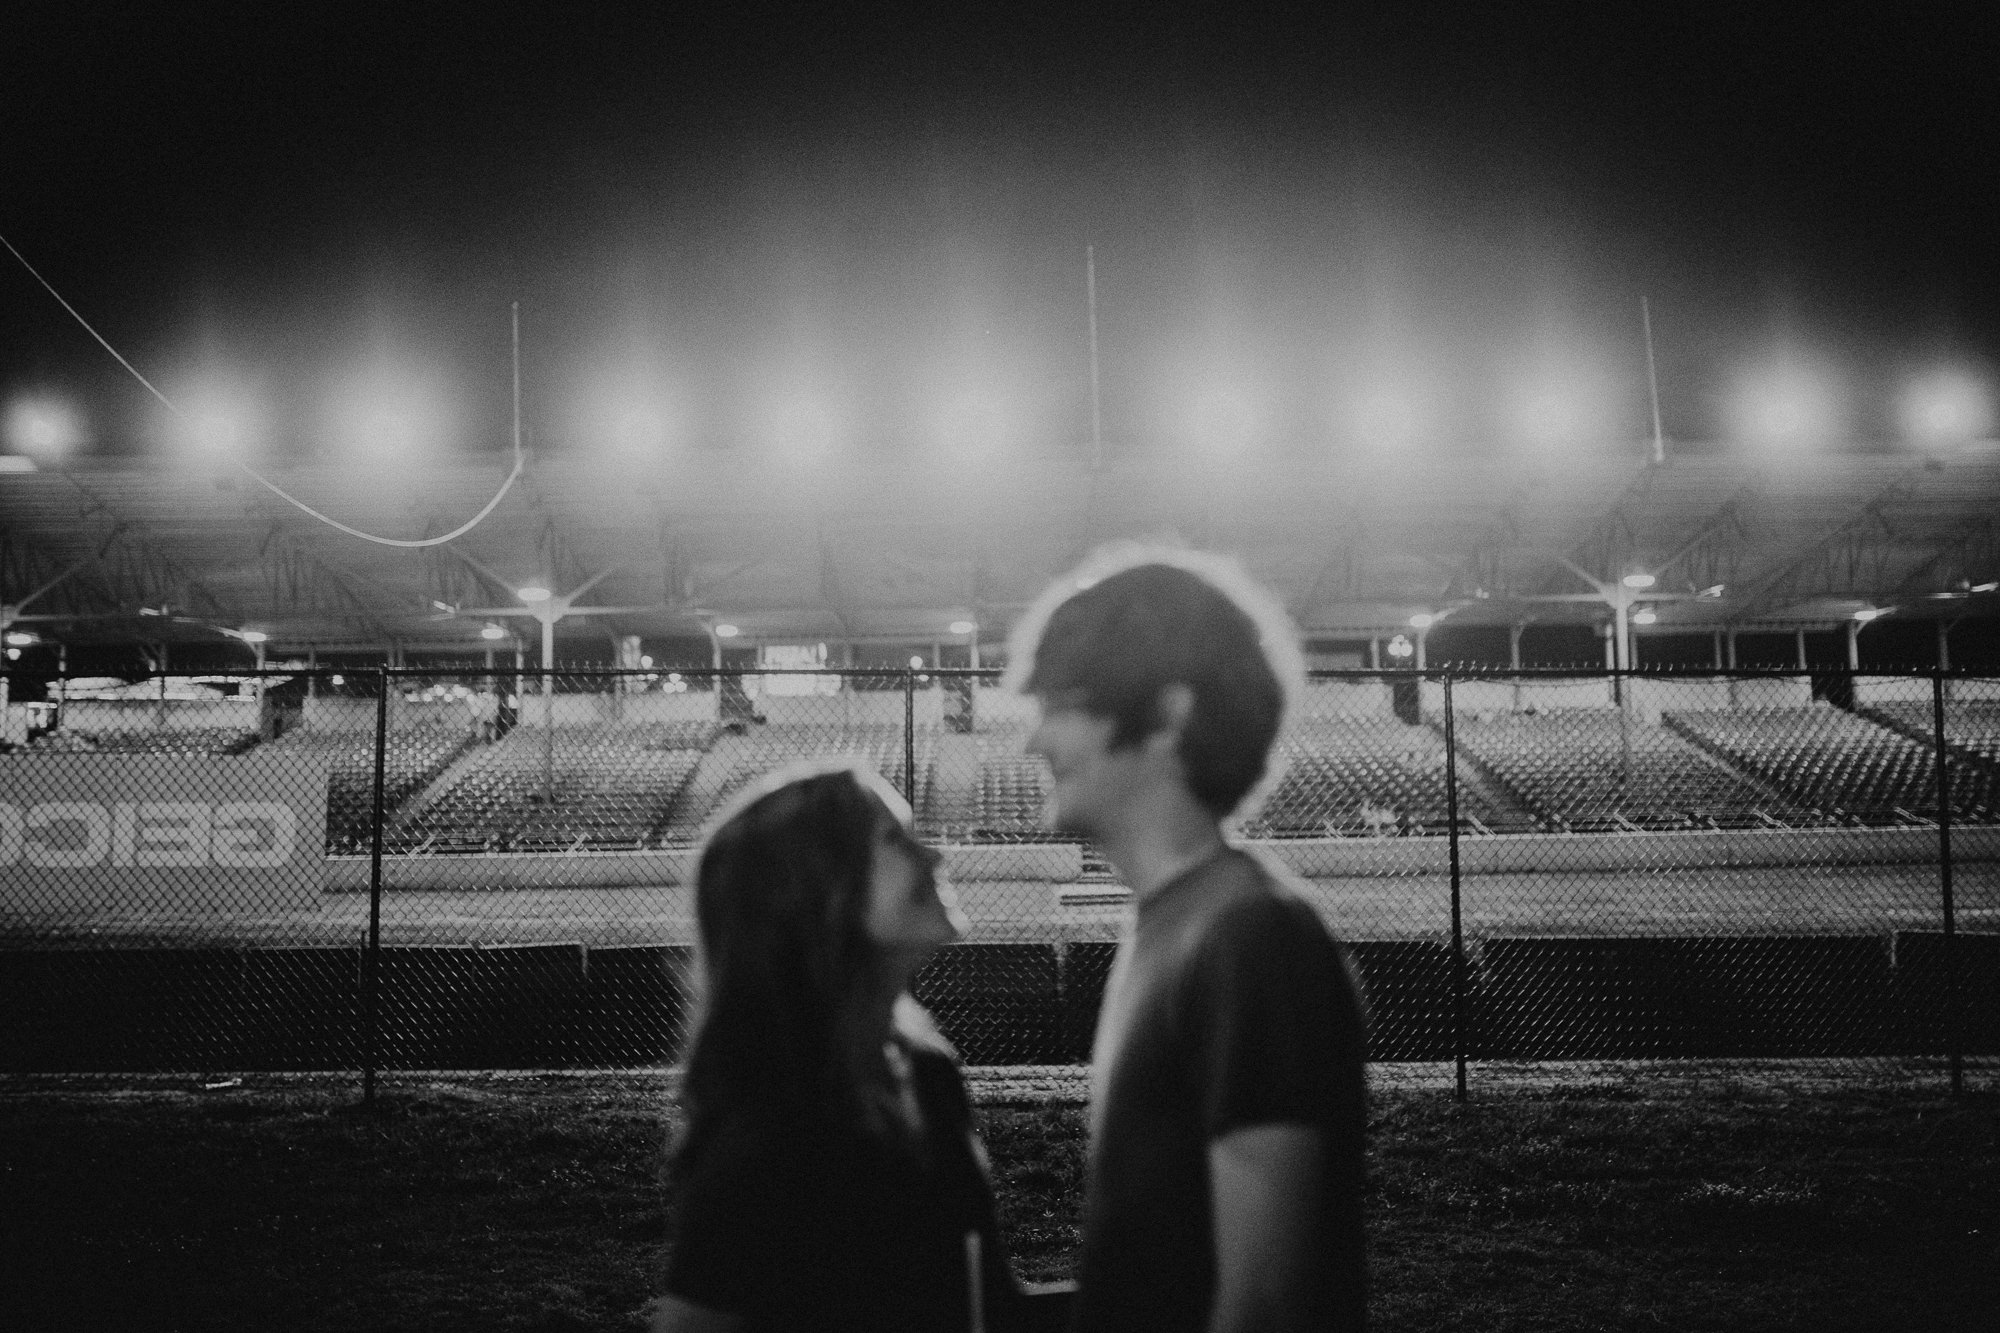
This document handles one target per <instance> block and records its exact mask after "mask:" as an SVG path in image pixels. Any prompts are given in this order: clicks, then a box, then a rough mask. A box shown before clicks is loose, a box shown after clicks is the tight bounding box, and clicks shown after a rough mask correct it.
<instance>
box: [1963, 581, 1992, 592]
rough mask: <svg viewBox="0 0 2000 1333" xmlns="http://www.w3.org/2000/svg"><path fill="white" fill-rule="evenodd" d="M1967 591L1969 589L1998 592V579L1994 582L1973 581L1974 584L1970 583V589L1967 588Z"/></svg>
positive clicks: (1971, 590) (1972, 590)
mask: <svg viewBox="0 0 2000 1333" xmlns="http://www.w3.org/2000/svg"><path fill="white" fill-rule="evenodd" d="M1967 591H1970V592H2000V581H1996V582H1993V583H1975V584H1973V585H1972V587H1971V588H1970V589H1968V590H1967Z"/></svg>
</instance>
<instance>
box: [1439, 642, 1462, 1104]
mask: <svg viewBox="0 0 2000 1333" xmlns="http://www.w3.org/2000/svg"><path fill="white" fill-rule="evenodd" d="M1455 710H1456V705H1455V704H1454V703H1453V702H1452V698H1451V672H1450V671H1446V672H1445V673H1444V801H1445V812H1444V817H1445V833H1446V835H1447V836H1448V837H1449V838H1450V841H1449V843H1447V847H1448V848H1449V852H1450V856H1451V1048H1452V1059H1453V1060H1454V1062H1455V1063H1456V1064H1457V1066H1458V1090H1457V1094H1456V1095H1457V1098H1458V1100H1459V1101H1461V1102H1462V1101H1464V1100H1465V1048H1466V1034H1465V913H1464V904H1463V900H1462V899H1461V897H1460V878H1459V864H1458V728H1457V725H1456V720H1455V718H1454V717H1453V713H1454V712H1455Z"/></svg>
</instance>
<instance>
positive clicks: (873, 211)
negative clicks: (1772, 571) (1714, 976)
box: [0, 3, 2000, 459]
mask: <svg viewBox="0 0 2000 1333" xmlns="http://www.w3.org/2000/svg"><path fill="white" fill-rule="evenodd" d="M412 9H413V7H407V6H353V7H351V8H348V9H341V8H334V7H326V6H311V5H196V6H191V7H188V6H169V5H149V6H143V7H141V6H131V5H123V4H120V5H79V4H76V3H61V4H51V5H39V4H37V5H29V6H25V7H23V6H16V7H14V8H13V9H11V10H10V19H9V30H8V35H7V41H6V51H5V55H4V57H0V59H4V65H5V74H4V79H0V125H4V141H5V144H6V149H7V151H6V153H5V155H4V162H5V165H6V176H7V188H6V190H5V191H4V193H0V234H3V235H5V236H6V237H7V238H8V239H9V240H10V241H12V242H13V243H14V244H15V245H16V246H18V247H19V248H20V249H21V250H22V252H23V253H24V254H25V255H26V256H27V257H28V258H29V259H30V260H31V261H32V262H33V263H34V264H35V265H36V266H37V267H39V268H40V269H41V271H42V273H43V274H44V275H45V276H46V277H47V278H48V279H49V280H50V281H51V282H53V283H54V284H55V285H56V286H57V287H58V288H59V289H61V290H62V291H63V292H64V294H65V295H66V296H68V297H69V298H70V299H71V300H72V301H73V302H74V303H76V305H77V306H78V308H79V309H80V310H81V311H82V312H83V313H84V314H85V315H86V317H88V318H90V319H91V320H92V321H93V322H95V323H96V324H97V325H98V327H99V329H100V330H101V331H102V332H103V333H104V334H105V335H106V336H107V337H108V338H109V339H110V340H111V341H112V342H113V343H114V344H116V345H117V346H118V347H119V348H120V350H121V351H123V352H124V353H125V354H126V355H127V356H129V357H131V358H132V359H133V361H134V362H135V363H136V364H138V365H139V366H140V368H141V369H143V370H145V371H146V372H147V373H148V375H149V376H152V377H154V378H155V380H156V382H157V383H159V384H160V385H161V387H162V388H164V389H166V390H168V392H169V393H170V394H174V395H175V396H177V397H185V398H186V399H187V400H188V401H192V400H194V399H196V398H199V397H201V396H202V395H204V394H223V393H226V394H237V395H243V396H247V397H249V398H252V399H255V400H256V401H257V402H259V403H261V405H262V406H261V409H260V412H261V416H260V424H259V425H258V427H257V429H256V436H257V447H258V448H259V449H260V450H262V451H263V452H264V453H265V454H266V455H267V456H274V457H277V458H281V459H283V458H304V457H312V456H319V455H321V454H324V453H326V452H328V451H332V450H337V449H338V448H340V447H341V439H342V432H343V431H345V430H348V429H350V428H351V427H352V425H353V423H352V421H351V419H349V418H351V415H352V414H351V412H350V411H349V408H350V407H351V405H352V404H354V403H356V402H359V401H363V400H368V399H370V397H371V395H373V396H374V397H375V398H381V397H383V396H384V391H382V390H381V389H380V386H381V385H382V384H383V383H384V382H385V377H386V381H387V382H392V383H393V386H394V387H393V392H388V393H387V396H388V397H391V398H396V399H397V401H399V402H402V401H408V402H421V403H423V404H427V405H428V406H427V407H425V408H424V409H422V410H421V411H419V410H418V409H414V408H413V409H412V411H413V412H415V413H416V415H417V416H420V417H423V420H424V422H425V423H427V424H424V425H422V426H421V427H410V429H415V430H418V431H419V433H424V432H428V433H429V436H434V437H435V438H436V440H437V442H439V443H441V444H446V445H450V446H454V447H457V448H461V449H491V448H498V447H502V446H503V444H504V439H505V433H506V381H507V358H508V308H509V303H510V302H513V301H516V300H518V301H519V302H520V303H521V307H522V320H523V329H524V342H525V351H524V356H525V359H526V370H525V382H526V385H527V388H528V395H529V409H528V420H529V426H530V430H531V435H532V439H533V442H534V444H535V445H536V447H537V448H538V449H544V450H548V451H551V452H554V451H560V450H563V449H580V448H589V447H593V443H594V442H595V441H598V440H599V439H601V438H602V437H604V436H606V435H607V434H609V435H616V434H618V433H619V432H621V431H622V432H627V433H635V434H636V435H637V436H639V437H643V438H644V440H646V441H649V442H653V443H657V444H663V445H669V446H676V447H703V448H717V447H722V448H734V447H746V446H754V445H756V444H758V443H760V442H763V443H769V442H771V441H773V440H777V441H780V442H782V440H783V439H784V438H787V437H788V435H801V434H803V435H814V434H821V435H826V436H828V437H830V438H839V439H842V440H847V441H852V442H854V443H857V444H860V443H865V444H867V445H870V446H872V447H880V448H891V449H894V448H922V447H926V445H927V444H929V443H933V442H935V441H936V440H938V439H940V438H942V437H943V436H946V435H949V434H950V433H951V432H953V431H964V430H972V431H989V432H992V433H994V434H996V435H998V436H1003V437H1006V438H1008V439H1011V440H1013V441H1015V442H1017V443H1018V444H1019V445H1020V446H1021V447H1023V448H1040V449H1048V450H1057V451H1060V450H1062V449H1071V448H1076V447H1079V442H1080V441H1082V440H1083V439H1085V438H1086V437H1087V435H1088V431H1089V408H1088V401H1089V399H1088V341H1087V313H1086V304H1085V288H1084V250H1085V246H1086V245H1094V246H1095V247H1096V257H1097V270H1098V295H1099V300H1100V310H1099V315H1100V329H1101V344H1102V352H1103V367H1104V371H1103V373H1104V387H1103V405H1104V419H1105V432H1106V435H1107V436H1108V437H1109V439H1110V440H1111V441H1112V442H1113V445H1114V447H1119V448H1131V449H1143V448H1152V447H1160V446H1163V445H1166V444H1171V443H1172V442H1173V441H1174V440H1175V439H1176V438H1180V437H1182V436H1185V435H1189V434H1203V433H1208V434H1219V435H1221V436H1223V437H1227V438H1237V437H1240V438H1242V439H1243V440H1246V441H1247V440H1249V439H1251V438H1252V437H1256V438H1262V439H1269V440H1273V441H1277V442H1279V444H1280V445H1281V446H1298V447H1307V448H1320V447H1325V445H1326V444H1327V443H1328V442H1334V443H1336V444H1337V443H1338V442H1339V441H1341V440H1343V439H1350V440H1351V439H1352V438H1354V437H1356V436H1357V435H1358V434H1361V433H1365V432H1366V431H1368V430H1369V429H1373V428H1377V427H1380V425H1381V421H1380V420H1379V419H1378V418H1371V417H1369V416H1368V415H1367V413H1368V411H1370V410H1374V409H1371V408H1369V406H1368V405H1369V404H1378V405H1379V401H1380V398H1381V395H1380V392H1379V391H1380V390H1381V389H1382V386H1384V385H1387V386H1391V387H1392V388H1393V390H1394V395H1400V397H1398V398H1397V401H1398V402H1403V403H1406V404H1407V403H1411V402H1414V403H1416V404H1418V405H1419V407H1420V411H1418V413H1417V415H1416V416H1415V417H1414V418H1409V419H1404V418H1397V419H1396V423H1395V427H1396V429H1407V430H1409V431H1412V432H1414V433H1416V434H1419V435H1429V436H1434V437H1436V438H1439V439H1452V440H1458V441H1461V442H1464V441H1473V442H1478V441H1486V440H1493V439H1498V438H1500V437H1502V436H1504V435H1505V434H1506V433H1507V431H1508V430H1509V429H1510V428H1511V427H1510V425H1509V423H1510V421H1512V420H1513V418H1512V417H1510V415H1509V413H1510V412H1511V410H1512V409H1511V408H1510V407H1509V406H1508V404H1509V403H1510V402H1513V401H1514V400H1515V398H1518V397H1519V395H1518V393H1516V389H1517V387H1518V386H1519V385H1520V384H1522V383H1525V382H1527V381H1529V380H1534V381H1536V382H1541V380H1544V379H1548V378H1549V377H1551V376H1553V377H1555V378H1557V379H1561V380H1563V382H1565V383H1578V384H1588V385H1589V386H1591V387H1590V389H1589V392H1588V393H1587V394H1586V395H1585V396H1586V397H1589V398H1590V401H1591V403H1592V404H1593V406H1592V408H1591V409H1590V410H1591V412H1593V413H1595V416H1593V417H1591V418H1590V423H1591V429H1592V431H1593V432H1595V433H1596V434H1601V435H1605V436H1608V437H1617V438H1620V439H1627V440H1629V439H1634V438H1637V437H1639V436H1641V435H1643V434H1645V433H1646V432H1647V431H1648V430H1649V429H1650V426H1649V423H1648V420H1647V414H1646V408H1645V400H1644V384H1645V380H1644V361H1643V344H1642V342H1641V338H1640V328H1639V301H1640V297H1641V296H1642V295H1644V296H1646V297H1647V298H1648V299H1649V300H1650V302H1651V307H1652V313H1653V321H1654V332H1655V336H1656V339H1657V344H1658V360H1659V373H1660V377H1661V393H1662V398H1663V404H1664V414H1665V422H1664V425H1665V429H1666V432H1667V434H1668V435H1669V436H1670V437H1672V438H1673V439H1675V440H1677V441H1682V442H1699V441H1712V440H1717V439H1720V438H1723V437H1726V436H1727V435H1728V434H1729V432H1730V431H1731V429H1732V421H1733V420H1734V418H1732V417H1731V415H1730V412H1731V409H1730V407H1729V403H1730V401H1731V400H1730V394H1731V393H1732V392H1733V391H1734V390H1733V388H1732V386H1735V385H1738V384H1739V383H1741V382H1743V378H1744V376H1746V375H1752V376H1754V374H1756V373H1758V368H1760V367H1765V368H1768V367H1770V366H1772V365H1786V366H1795V367H1796V366H1805V367H1808V368H1815V369H1816V372H1817V373H1821V374H1823V375H1824V376H1826V377H1830V381H1831V382H1832V383H1834V384H1835V385H1837V387H1838V389H1839V391H1840V392H1841V394H1842V395H1843V396H1844V399H1843V401H1844V406H1843V407H1842V409H1841V410H1840V412H1839V413H1837V414H1836V416H1835V417H1833V418H1832V419H1831V420H1833V422H1834V423H1835V424H1834V425H1832V426H1831V427H1830V429H1831V431H1832V433H1834V434H1836V435H1839V436H1842V437H1843V438H1846V439H1848V440H1850V441H1854V442H1858V443H1861V444H1865V443H1867V442H1870V441H1876V442H1879V441H1881V440H1884V439H1886V438H1889V437H1892V436H1893V435H1894V433H1895V431H1896V419H1895V409H1894V402H1895V400H1896V394H1897V392H1898V386H1899V385H1900V384H1902V383H1903V382H1904V381H1905V380H1906V379H1907V378H1908V377H1910V376H1912V375H1920V374H1925V373H1929V372H1930V371H1932V370H1934V369H1936V368H1939V367H1956V368H1959V369H1970V370H1972V371H1974V372H1975V373H1978V374H1983V375H1988V376H1990V375H1991V372H1992V368H1993V365H1994V360H1995V353H1996V352H2000V278H1996V276H1995V275H1996V273H2000V264H1996V263H1994V262H1993V260H1992V255H1991V252H1992V249H1993V245H1992V236H1993V234H1994V229H1995V226H1996V220H2000V174H1997V173H1996V171H1995V169H1994V159H1993V154H1994V145H1995V144H1996V143H2000V91H1996V90H2000V78H1996V74H1995V71H1996V70H2000V40H1996V24H1995V22H1994V20H1993V18H1992V17H1991V16H1992V14H1993V8H1992V6H1991V5H1970V4H1968V5H1938V6H1925V7H1887V6H1885V7H1880V8H1879V9H1876V10H1874V11H1872V12H1864V11H1858V10H1851V9H1847V8H1825V9H1823V10H1813V9H1809V8H1808V7H1805V6H1769V5H1764V6H1724V5H1705V6H1699V7H1692V8H1683V7H1678V6H1673V5H1655V6H1646V7H1643V8H1642V7H1637V6H1624V5H1616V6H1609V5H1579V6H1575V7H1573V8H1570V7H1555V8H1540V9H1531V8H1530V9H1524V8H1518V7H1509V6H1485V7H1479V8H1477V9H1473V8H1468V9H1465V10H1455V9H1441V8H1434V7H1433V8H1428V9H1423V10H1420V11H1418V12H1411V13H1399V14H1397V15H1396V16H1395V17H1392V18H1385V19H1372V18H1358V17H1330V18H1325V19H1322V20H1320V21H1318V22H1317V23H1314V24H1310V25H1306V26H1301V24H1300V22H1299V21H1298V20H1297V18H1296V17H1293V16H1290V15H1289V14H1287V16H1286V17H1284V18H1277V17H1271V16H1262V17H1260V16H1259V14H1258V12H1257V11H1254V10H1251V9H1247V8H1245V7H1243V6H1241V5H1233V4H1231V5H1223V4H1216V5H1210V6H1189V7H1180V8H1172V9H1164V10H1163V9H1155V8H1149V7H1146V6H1134V7H1132V8H1131V9H1130V10H1129V11H1128V12H1126V13H1124V14H1123V15H1122V16H1121V17H1117V18H1111V17H1105V16H1101V15H1099V16H1092V17H1088V18H1082V17H1078V16H1077V15H1075V14H1073V13H1071V12H1070V11H1067V10H1064V9H1046V10H1028V9H1023V8H1020V7H1004V8H1002V7H995V8H993V9H991V10H984V11H977V12H973V13H967V12H961V7H958V6H949V7H946V6H939V7H937V9H938V10H939V11H940V12H942V11H946V10H949V17H940V16H935V15H934V16H933V17H929V18H920V17H914V16H911V15H910V14H909V13H907V12H906V11H903V10H881V11H872V12H870V13H869V14H868V16H867V17H860V16H859V15H861V14H862V13H863V11H860V10H854V9H849V8H847V7H841V6H833V7H824V8H822V9H821V10H820V12H818V13H816V14H813V15H810V16H807V15H805V14H802V13H800V12H795V11H793V10H791V9H788V8H783V7H777V6H760V5H755V4H752V5H736V6H699V7H692V8H689V9H687V10H684V11H680V12H678V13H654V14H648V15H646V16H643V17H642V16H636V15H634V16H625V17H607V16H605V15H603V14H599V13H596V12H594V9H593V7H590V6H564V7H559V8H558V7H552V8H550V9H549V10H547V11H546V12H544V13H543V14H541V15H540V16H539V17H537V16H525V17H524V16H522V15H521V14H517V13H515V12H513V11H512V10H511V9H502V8H501V7H497V6H488V7H480V8H469V9H464V10H454V9H450V8H446V7H441V6H423V7H421V8H420V9H415V11H414V12H412ZM1281 13H1286V11H1279V10H1274V11H1271V14H1273V15H1275V14H1281ZM1989 383H1990V379H1989ZM218 386H221V387H218ZM0 392H4V393H5V394H6V396H7V397H9V398H10V399H12V398H19V397H20V396H22V395H33V394H41V395H47V394H55V395H58V396H61V397H65V398H67V399H68V400H70V401H73V402H75V403H77V404H79V405H80V406H81V407H82V409H83V411H84V413H85V416H86V418H87V420H88V422H89V426H90V433H91V436H92V440H93V443H92V444H91V445H90V448H91V449H93V450H94V451H96V452H100V453H127V452H139V451H146V450H154V449H160V448H165V447H168V446H169V445H170V443H171V441H170V439H169V438H168V437H169V436H170V435H171V432H170V431H168V430H167V429H166V427H165V426H164V425H163V422H162V415H161V413H160V412H159V411H158V410H157V409H156V408H155V407H154V406H153V405H151V404H150V402H149V401H148V400H147V399H146V397H145V395H144V393H143V391H142V390H140V389H139V388H138V386H137V385H136V384H134V383H132V381H131V380H130V379H129V378H127V377H126V376H125V372H123V371H122V370H120V369H119V368H118V367H117V366H116V365H115V363H113V362H112V361H111V359H110V358H109V357H108V356H106V355H105V354H104V353H103V351H102V350H101V349H99V348H97V347H96V346H95V344H93V343H92V342H90V340H89V339H88V337H87V335H85V334H84V333H83V332H82V331H81V330H80V329H78V328H77V327H76V326H75V325H74V324H73V323H72V322H71V321H70V320H69V318H68V316H66V315H64V314H63V313H62V311H61V310H60V309H59V308H58V307H57V306H56V305H55V303H54V302H53V301H51V300H50V299H49V298H48V297H47V295H46V294H45V293H43V292H42V291H41V290H40V289H39V288H38V287H37V286H35V285H34V283H33V282H32V280H31V279H29V277H28V276H27V275H26V274H25V273H24V272H22V271H21V270H20V268H19V267H18V265H16V264H14V261H13V260H12V258H11V257H7V256H4V255H0ZM1394 395H1392V396H1394ZM425 412H428V413H429V415H428V416H425V415H424V413H425ZM1371 423H1372V424H1371ZM427 438H428V437H427Z"/></svg>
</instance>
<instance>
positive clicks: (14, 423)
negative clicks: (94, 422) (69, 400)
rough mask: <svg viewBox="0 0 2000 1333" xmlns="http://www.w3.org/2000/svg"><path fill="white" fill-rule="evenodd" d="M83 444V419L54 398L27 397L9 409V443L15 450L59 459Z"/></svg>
mask: <svg viewBox="0 0 2000 1333" xmlns="http://www.w3.org/2000/svg"><path fill="white" fill-rule="evenodd" d="M83 443H84V429H83V422H82V419H81V418H79V417H78V416H77V414H76V413H75V412H74V411H73V410H71V409H70V408H69V407H68V406H66V405H64V404H63V403H60V402H57V401H56V400H55V399H53V398H25V399H22V400H21V401H20V402H17V403H15V404H14V405H13V406H12V407H10V408H8V409H7V445H8V447H9V448H11V449H13V450H14V451H15V452H16V453H21V454H31V455H36V456H39V457H42V458H60V457H62V456H63V455H64V454H67V453H69V452H70V451H71V450H73V449H75V448H77V447H78V446H79V445H81V444H83Z"/></svg>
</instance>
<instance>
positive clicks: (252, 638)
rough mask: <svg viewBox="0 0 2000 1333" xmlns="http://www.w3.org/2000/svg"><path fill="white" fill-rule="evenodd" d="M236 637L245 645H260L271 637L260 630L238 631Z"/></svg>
mask: <svg viewBox="0 0 2000 1333" xmlns="http://www.w3.org/2000/svg"><path fill="white" fill-rule="evenodd" d="M236 637H237V638H239V639H241V640H243V642H245V643H262V642H264V641H265V640H266V639H268V638H270V637H271V636H270V635H268V634H266V633H265V632H264V631H263V630H260V629H240V630H237V631H236Z"/></svg>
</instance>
